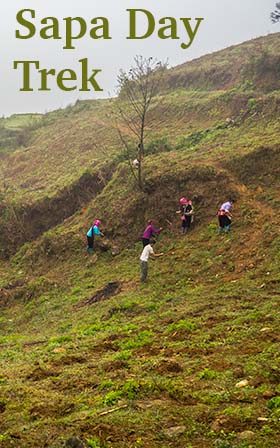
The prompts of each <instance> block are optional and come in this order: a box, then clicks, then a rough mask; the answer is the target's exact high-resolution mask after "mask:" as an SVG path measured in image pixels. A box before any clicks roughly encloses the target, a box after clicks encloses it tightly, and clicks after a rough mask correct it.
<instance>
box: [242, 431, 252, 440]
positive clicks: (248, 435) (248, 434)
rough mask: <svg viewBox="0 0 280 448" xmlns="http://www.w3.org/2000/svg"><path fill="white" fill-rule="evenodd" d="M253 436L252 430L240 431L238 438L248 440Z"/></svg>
mask: <svg viewBox="0 0 280 448" xmlns="http://www.w3.org/2000/svg"><path fill="white" fill-rule="evenodd" d="M254 437H255V433H254V432H253V431H242V432H240V433H239V435H238V438H239V439H240V440H249V439H253V438H254Z"/></svg>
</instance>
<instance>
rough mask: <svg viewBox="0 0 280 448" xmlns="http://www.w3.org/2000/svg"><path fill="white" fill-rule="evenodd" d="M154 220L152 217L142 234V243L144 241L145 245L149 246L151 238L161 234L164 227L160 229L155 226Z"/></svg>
mask: <svg viewBox="0 0 280 448" xmlns="http://www.w3.org/2000/svg"><path fill="white" fill-rule="evenodd" d="M154 223H155V222H154V220H153V219H150V220H149V221H148V225H147V227H146V229H145V231H144V233H143V236H142V243H143V247H145V246H147V245H148V244H149V242H150V238H155V237H156V236H158V235H159V234H160V232H161V231H162V227H160V228H159V229H157V228H156V227H155V226H154Z"/></svg>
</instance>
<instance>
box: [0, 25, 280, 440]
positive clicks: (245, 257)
mask: <svg viewBox="0 0 280 448" xmlns="http://www.w3.org/2000/svg"><path fill="white" fill-rule="evenodd" d="M278 46H279V33H276V34H273V35H269V36H266V37H263V38H258V39H255V40H253V41H250V42H246V43H244V44H242V45H238V46H235V47H231V48H229V49H225V50H223V51H220V52H217V53H214V54H211V55H207V56H205V57H202V58H200V59H198V60H195V61H192V62H189V63H187V64H183V65H181V66H179V67H175V68H173V69H171V70H167V71H166V74H165V80H164V88H163V90H162V91H161V93H160V95H159V97H158V98H157V100H156V102H155V104H154V106H153V108H152V109H151V110H150V112H149V135H148V139H147V156H146V157H145V182H146V191H145V193H143V192H140V191H138V190H137V189H136V188H135V185H134V183H133V179H132V177H131V173H130V170H129V168H128V166H127V163H126V162H125V160H124V156H123V148H122V147H121V145H120V142H119V139H118V135H117V133H116V131H115V129H114V126H113V124H112V117H111V114H110V107H111V105H110V101H109V100H98V101H79V102H77V103H76V104H75V105H73V106H69V107H68V108H66V109H63V110H58V111H54V112H51V113H48V114H46V115H39V114H38V115H36V114H32V115H28V114H25V115H13V116H11V117H9V118H5V119H1V120H0V157H1V171H0V194H1V196H0V211H1V217H0V228H1V232H0V250H1V258H2V263H1V267H0V273H1V280H0V291H1V308H2V310H1V311H2V317H1V320H0V325H1V330H2V335H3V336H2V338H0V343H1V346H2V349H3V350H2V355H1V368H2V371H3V376H2V378H0V380H1V383H2V385H3V388H2V392H1V394H2V395H1V397H0V412H1V413H2V414H3V420H2V423H1V424H0V446H3V447H5V448H6V447H8V448H9V447H14V446H22V447H39V446H40V447H41V446H42V444H44V446H48V447H53V448H58V447H60V446H64V445H63V444H64V441H65V440H66V439H67V438H69V437H70V436H71V435H78V436H80V437H82V438H83V440H84V441H85V443H87V445H88V446H91V447H97V448H98V447H101V448H105V447H111V446H112V447H117V448H120V447H133V448H136V447H147V448H153V447H161V448H163V447H164V448H165V447H170V446H174V447H175V446H176V447H182V448H183V447H184V448H185V447H187V446H188V447H192V448H204V447H205V448H210V447H214V446H218V447H220V448H249V447H254V448H278V447H279V425H278V423H279V409H280V405H279V403H280V389H279V368H278V367H279V366H278V363H279V332H278V326H277V325H278V324H277V323H278V319H279V280H280V278H279V265H280V260H279V244H280V236H279V216H278V210H279V205H280V200H279V187H280V147H279V106H280V94H279V67H280V66H279V64H280V62H279V61H280V59H279V50H278ZM182 195H186V196H188V197H191V198H192V199H193V201H194V206H195V212H196V215H195V225H194V228H193V229H192V231H191V233H190V235H189V236H187V237H186V238H182V236H181V235H180V220H179V218H178V215H176V214H175V211H176V209H177V208H178V200H179V198H180V197H181V196H182ZM229 195H231V196H234V197H235V199H236V205H235V207H234V225H233V228H232V232H231V233H230V235H228V236H222V237H219V236H218V235H217V217H216V213H217V208H218V206H219V204H220V203H221V202H223V201H224V200H225V199H227V198H228V196H229ZM97 217H98V218H99V219H101V221H102V225H103V228H104V229H105V233H106V238H105V240H104V241H102V243H101V241H100V242H99V246H98V247H97V252H96V254H95V255H94V256H93V257H91V258H90V257H88V255H87V254H86V251H85V234H86V231H87V230H88V227H89V225H90V224H91V222H92V220H93V219H94V218H97ZM151 217H153V218H155V219H156V220H157V224H158V225H159V226H162V227H163V228H164V231H163V233H162V235H161V237H160V240H159V242H158V243H157V244H158V251H163V252H164V253H165V257H164V258H162V259H161V260H158V261H157V262H156V263H154V264H152V263H151V273H150V283H148V284H147V285H144V286H141V285H139V281H138V277H139V272H138V258H139V254H140V251H141V244H140V243H139V237H140V236H141V233H142V231H143V227H144V225H145V222H146V220H147V219H149V218H151ZM241 380H246V381H247V383H246V384H247V385H245V386H240V387H239V386H238V387H236V384H238V383H239V382H240V381H241ZM112 410H113V412H112V413H111V411H112ZM109 411H110V412H109ZM178 426H179V427H180V428H181V429H178ZM170 427H171V428H173V427H175V428H176V427H177V433H176V430H175V436H174V435H172V431H171V432H170V431H169V432H168V430H169V429H170ZM248 431H249V432H248ZM86 440H87V441H88V442H86Z"/></svg>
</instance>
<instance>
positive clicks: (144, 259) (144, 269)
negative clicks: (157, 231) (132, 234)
mask: <svg viewBox="0 0 280 448" xmlns="http://www.w3.org/2000/svg"><path fill="white" fill-rule="evenodd" d="M154 244H155V240H150V242H149V244H147V245H146V246H144V249H143V251H142V253H141V256H140V270H141V277H140V280H141V282H144V281H145V280H146V278H147V275H148V259H149V257H150V255H151V256H152V257H162V256H163V253H160V254H156V253H155V252H154V249H153V245H154Z"/></svg>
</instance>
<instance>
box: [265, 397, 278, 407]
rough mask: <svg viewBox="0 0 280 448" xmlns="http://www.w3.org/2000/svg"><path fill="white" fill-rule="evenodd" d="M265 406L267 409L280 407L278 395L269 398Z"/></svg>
mask: <svg viewBox="0 0 280 448" xmlns="http://www.w3.org/2000/svg"><path fill="white" fill-rule="evenodd" d="M267 407H268V408H269V409H279V408H280V396H278V397H273V398H271V400H269V402H268V404H267Z"/></svg>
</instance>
